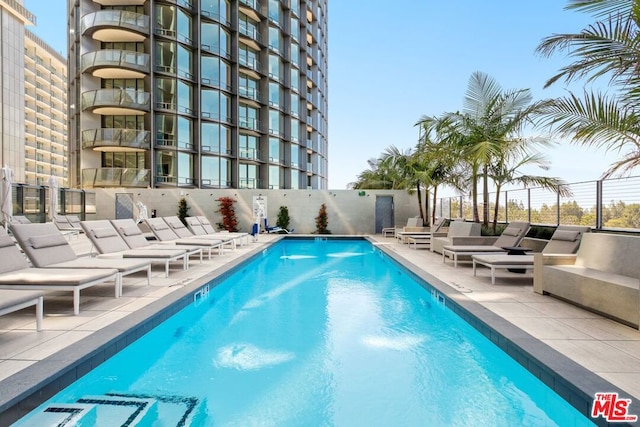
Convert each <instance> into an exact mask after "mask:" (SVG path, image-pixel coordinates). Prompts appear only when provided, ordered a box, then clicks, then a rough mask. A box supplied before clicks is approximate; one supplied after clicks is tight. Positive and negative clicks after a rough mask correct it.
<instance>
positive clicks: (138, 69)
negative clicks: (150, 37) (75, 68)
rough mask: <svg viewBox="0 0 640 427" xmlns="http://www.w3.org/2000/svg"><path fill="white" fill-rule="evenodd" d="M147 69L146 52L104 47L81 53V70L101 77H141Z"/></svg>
mask: <svg viewBox="0 0 640 427" xmlns="http://www.w3.org/2000/svg"><path fill="white" fill-rule="evenodd" d="M149 71H150V67H149V54H148V53H140V52H134V51H130V50H111V49H105V50H99V51H95V52H89V53H85V54H84V55H82V72H83V73H91V75H93V76H94V77H99V78H101V79H141V78H143V77H144V76H145V75H146V74H149Z"/></svg>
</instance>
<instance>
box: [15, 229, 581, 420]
mask: <svg viewBox="0 0 640 427" xmlns="http://www.w3.org/2000/svg"><path fill="white" fill-rule="evenodd" d="M194 299H195V302H194V303H193V304H191V305H190V306H188V307H187V308H185V309H183V310H182V311H180V312H179V313H178V314H176V315H175V316H173V317H171V318H170V319H168V320H167V321H165V322H164V323H163V324H161V325H160V326H159V327H157V328H155V329H154V330H152V331H151V332H149V333H148V334H147V335H145V336H144V337H143V338H141V339H140V340H138V341H136V342H134V343H133V344H132V345H130V346H129V347H127V348H125V349H124V350H123V351H121V352H120V353H118V354H117V355H115V356H114V357H113V358H111V359H110V360H108V361H107V362H105V363H104V364H102V365H101V366H99V367H97V368H96V369H95V370H93V371H92V372H90V373H89V374H87V375H86V376H84V377H83V378H81V379H80V380H79V381H77V382H75V383H74V384H73V385H71V386H70V387H68V388H66V389H65V390H63V391H62V392H60V393H58V394H57V395H55V396H54V397H53V398H52V399H50V400H49V401H47V402H45V403H44V404H43V405H41V406H40V408H38V409H37V410H36V411H34V412H33V413H32V414H31V415H30V416H31V417H37V416H41V415H42V413H43V412H42V411H43V410H45V408H49V407H55V408H59V409H61V410H63V411H66V412H62V413H63V414H64V415H65V416H66V414H68V413H71V411H72V409H70V408H74V407H82V405H86V407H88V406H90V405H94V404H98V405H97V407H98V410H97V412H98V414H97V416H98V417H101V416H106V415H105V414H108V416H110V417H111V418H112V419H118V417H120V418H121V419H122V420H125V421H126V420H129V419H130V418H131V417H134V418H135V417H140V418H142V417H146V418H147V420H149V419H152V418H153V417H159V418H161V419H163V421H165V425H169V421H168V420H172V421H175V422H174V423H173V425H185V424H188V423H189V422H193V423H194V424H196V425H213V424H215V425H258V424H259V425H465V426H466V425H471V424H473V425H491V426H495V425H515V424H519V425H535V426H539V425H591V423H590V421H589V420H588V419H586V418H584V417H583V416H582V415H581V414H580V413H578V412H577V411H576V410H575V409H574V408H573V407H572V406H570V405H569V404H568V403H567V402H565V401H564V400H563V399H561V398H560V397H559V396H557V395H556V394H555V393H554V392H553V391H551V390H550V389H549V388H548V387H546V386H545V385H544V384H542V383H541V382H540V381H539V380H537V379H536V378H535V377H534V376H533V375H531V374H530V373H529V372H528V371H526V370H525V369H524V368H522V367H521V366H520V365H519V364H517V363H516V362H515V361H513V360H512V359H511V358H510V357H508V356H507V355H506V354H505V353H504V352H502V351H501V350H499V349H498V348H497V347H495V346H494V345H493V344H492V343H491V342H490V341H489V340H487V339H486V338H485V337H484V336H483V335H481V334H480V333H478V332H477V331H476V330H475V329H474V328H472V327H471V326H470V325H469V324H468V323H466V322H465V321H463V320H462V319H461V318H460V317H458V316H457V315H455V314H454V313H453V312H452V311H451V310H450V309H448V308H447V306H446V300H445V299H444V297H443V296H442V295H440V294H439V293H437V292H435V291H433V292H429V291H426V290H425V289H423V287H421V286H420V285H419V284H418V283H417V282H416V281H415V280H414V278H413V277H412V275H411V274H409V273H408V272H407V271H406V270H405V269H403V268H401V267H399V266H398V265H397V264H396V263H394V262H393V261H392V260H390V259H389V258H387V257H386V256H384V255H383V254H382V253H381V252H380V251H379V250H377V249H375V248H374V247H373V246H372V245H371V244H369V243H368V242H365V241H331V240H329V241H325V240H322V239H320V240H314V241H308V240H307V241H285V242H280V243H278V244H276V245H274V246H273V247H271V248H269V249H268V250H265V251H264V252H263V254H262V255H261V256H259V257H258V258H257V259H254V260H252V261H251V262H250V263H248V264H246V265H243V266H242V268H241V269H239V270H238V271H237V272H236V273H235V274H233V275H232V276H230V277H229V278H228V279H227V280H225V281H224V282H223V283H222V284H220V285H219V286H217V287H215V288H213V289H208V292H207V288H206V287H205V288H203V289H202V291H200V292H199V293H197V294H196V295H195V296H194ZM78 403H80V405H78ZM74 405H75V406H74ZM136 411H138V412H136ZM59 414H60V412H52V413H50V414H48V415H49V416H51V417H53V416H58V415H59ZM136 419H137V418H136ZM31 420H32V421H33V420H34V418H31ZM28 421H29V417H26V418H25V419H24V422H25V423H26V422H28ZM181 423H182V424H181ZM130 425H133V424H130Z"/></svg>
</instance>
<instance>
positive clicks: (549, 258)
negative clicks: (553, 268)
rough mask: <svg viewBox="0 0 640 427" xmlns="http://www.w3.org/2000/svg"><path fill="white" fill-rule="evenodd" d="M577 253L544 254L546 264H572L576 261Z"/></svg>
mask: <svg viewBox="0 0 640 427" xmlns="http://www.w3.org/2000/svg"><path fill="white" fill-rule="evenodd" d="M576 257H577V255H576V254H544V255H543V257H542V261H543V263H544V265H572V264H575V263H576Z"/></svg>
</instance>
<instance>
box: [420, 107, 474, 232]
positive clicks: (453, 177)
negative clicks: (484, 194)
mask: <svg viewBox="0 0 640 427" xmlns="http://www.w3.org/2000/svg"><path fill="white" fill-rule="evenodd" d="M416 126H419V127H420V129H421V132H420V134H421V135H420V138H419V141H418V145H417V146H416V153H415V156H416V157H419V159H420V163H422V164H423V165H424V170H423V171H422V172H421V173H420V178H421V180H422V182H424V183H425V185H426V186H427V188H430V189H431V190H432V200H433V203H432V210H431V224H433V223H434V222H435V220H436V204H437V200H438V187H439V186H441V185H449V186H451V187H453V188H456V189H458V190H462V188H463V182H464V178H463V175H462V173H461V172H462V170H461V168H460V167H459V164H458V156H457V155H456V153H455V151H454V150H455V146H454V145H453V144H452V143H451V141H450V140H449V139H447V135H446V134H444V133H441V132H440V131H439V130H440V127H438V119H437V118H435V117H429V116H423V117H421V118H420V120H419V121H418V122H417V123H416Z"/></svg>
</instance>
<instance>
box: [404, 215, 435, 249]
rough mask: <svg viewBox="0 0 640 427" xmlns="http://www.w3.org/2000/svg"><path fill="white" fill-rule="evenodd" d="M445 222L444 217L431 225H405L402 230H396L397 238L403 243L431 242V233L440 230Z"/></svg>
mask: <svg viewBox="0 0 640 427" xmlns="http://www.w3.org/2000/svg"><path fill="white" fill-rule="evenodd" d="M444 223H445V219H444V218H438V219H437V220H436V222H435V223H434V224H433V226H431V227H404V228H403V229H402V231H397V232H396V238H397V239H398V240H400V242H401V243H409V244H411V243H413V245H414V249H415V246H416V244H431V235H432V234H433V233H437V232H438V231H440V229H441V228H442V226H443V225H444Z"/></svg>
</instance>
